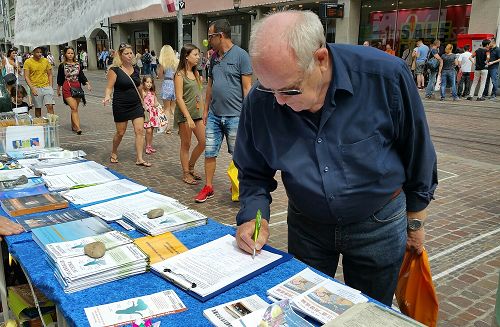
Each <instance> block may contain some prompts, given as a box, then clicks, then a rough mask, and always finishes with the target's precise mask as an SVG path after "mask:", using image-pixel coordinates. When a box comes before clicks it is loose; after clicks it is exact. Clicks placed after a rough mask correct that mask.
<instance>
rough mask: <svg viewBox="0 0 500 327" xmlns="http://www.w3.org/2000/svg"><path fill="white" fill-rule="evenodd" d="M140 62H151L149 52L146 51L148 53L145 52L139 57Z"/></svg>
mask: <svg viewBox="0 0 500 327" xmlns="http://www.w3.org/2000/svg"><path fill="white" fill-rule="evenodd" d="M141 60H142V62H143V63H144V64H150V63H151V54H150V53H149V52H148V53H145V54H144V55H143V56H142V58H141Z"/></svg>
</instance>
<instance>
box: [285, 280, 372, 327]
mask: <svg viewBox="0 0 500 327" xmlns="http://www.w3.org/2000/svg"><path fill="white" fill-rule="evenodd" d="M367 301H368V299H367V298H366V297H365V296H363V295H362V294H361V292H360V291H358V290H355V289H353V288H351V287H349V286H346V285H343V284H340V283H338V282H335V281H333V280H330V279H327V280H325V281H323V282H321V283H320V284H318V285H316V286H314V287H313V288H311V289H309V290H308V291H307V292H305V293H303V294H301V295H298V296H297V297H295V298H294V299H293V300H292V306H293V307H294V308H297V309H298V310H299V311H301V312H302V313H304V314H306V315H308V316H310V317H312V318H314V319H316V320H318V321H319V322H321V323H323V324H324V323H327V322H328V321H330V320H332V319H335V318H336V317H338V316H339V315H341V314H343V313H344V312H345V311H346V310H347V309H349V308H351V307H352V306H353V305H355V304H357V303H363V302H367Z"/></svg>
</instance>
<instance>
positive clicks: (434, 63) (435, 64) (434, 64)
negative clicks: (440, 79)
mask: <svg viewBox="0 0 500 327" xmlns="http://www.w3.org/2000/svg"><path fill="white" fill-rule="evenodd" d="M431 54H432V49H430V50H429V53H428V54H427V60H426V62H425V64H426V67H427V69H428V70H430V71H431V72H437V71H438V68H439V60H437V59H436V57H434V55H432V57H431Z"/></svg>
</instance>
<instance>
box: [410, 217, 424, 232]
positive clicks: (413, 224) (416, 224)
mask: <svg viewBox="0 0 500 327" xmlns="http://www.w3.org/2000/svg"><path fill="white" fill-rule="evenodd" d="M408 228H409V229H410V230H419V229H420V228H422V221H420V220H418V219H411V220H409V221H408Z"/></svg>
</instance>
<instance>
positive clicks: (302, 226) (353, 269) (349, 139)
mask: <svg viewBox="0 0 500 327" xmlns="http://www.w3.org/2000/svg"><path fill="white" fill-rule="evenodd" d="M249 51H250V55H251V58H252V67H253V68H254V72H255V75H256V77H257V79H258V83H259V84H258V85H257V86H256V87H253V88H252V90H251V91H250V93H249V94H248V96H247V97H246V99H245V101H244V103H243V110H242V113H241V120H240V127H239V130H238V137H237V141H236V147H235V152H234V162H235V165H236V167H237V168H238V179H239V182H240V184H239V187H240V190H239V191H240V194H239V199H240V211H239V212H238V215H237V217H236V221H237V225H238V229H237V233H236V241H237V243H238V245H239V247H240V248H241V249H242V250H243V251H245V252H248V253H252V252H253V250H254V246H255V247H256V249H257V251H258V250H260V249H261V248H262V247H263V246H264V244H265V243H267V241H268V238H269V232H270V231H269V222H268V220H269V218H270V203H271V192H272V191H274V190H275V189H276V188H277V182H276V180H275V179H274V178H275V175H276V172H277V171H278V170H279V171H281V179H282V181H283V185H284V186H285V189H286V194H287V196H288V219H287V223H288V252H290V253H291V254H293V255H294V256H295V257H296V258H297V259H299V260H301V261H303V262H305V263H306V264H308V265H311V266H312V267H314V268H316V269H318V270H320V271H322V272H323V273H325V274H327V275H329V276H331V277H332V278H333V277H335V272H336V270H337V264H338V261H339V256H340V254H342V267H343V272H344V280H345V283H346V284H347V285H348V286H351V287H353V288H355V289H357V290H360V291H361V292H363V293H364V294H367V295H368V296H370V297H372V298H374V299H376V300H378V301H380V302H382V303H384V304H385V305H389V306H390V305H392V300H393V295H394V290H395V288H396V284H397V281H398V275H399V271H400V267H401V263H402V260H403V256H404V253H405V250H406V248H408V249H409V250H411V251H414V252H415V253H417V254H418V253H421V252H422V250H423V246H424V239H425V230H424V228H423V226H424V224H425V219H426V217H427V214H426V207H427V206H428V204H429V203H430V201H431V199H432V198H433V193H434V190H435V188H436V186H437V169H436V153H435V151H434V147H433V145H432V142H431V138H430V133H429V128H428V126H427V122H426V119H425V112H424V107H423V105H422V101H421V100H420V97H419V94H418V91H417V89H416V88H415V83H414V82H413V78H412V76H411V74H410V72H409V70H408V69H407V68H406V67H404V65H402V64H401V62H400V61H399V60H387V55H385V54H383V53H382V52H381V51H378V50H375V49H373V48H371V47H363V46H355V45H345V44H326V41H325V35H324V32H323V24H322V22H321V20H320V19H319V17H318V16H317V15H316V14H314V13H312V12H310V11H284V12H278V13H275V14H272V15H269V16H266V17H264V18H262V19H260V20H259V22H257V23H256V24H254V26H252V33H251V37H250V45H249ZM403 117H404V118H403ZM258 210H260V211H261V212H262V218H263V219H262V222H261V228H260V233H259V236H258V238H257V242H254V241H253V235H254V227H255V219H254V217H255V214H256V212H257V211H258Z"/></svg>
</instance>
